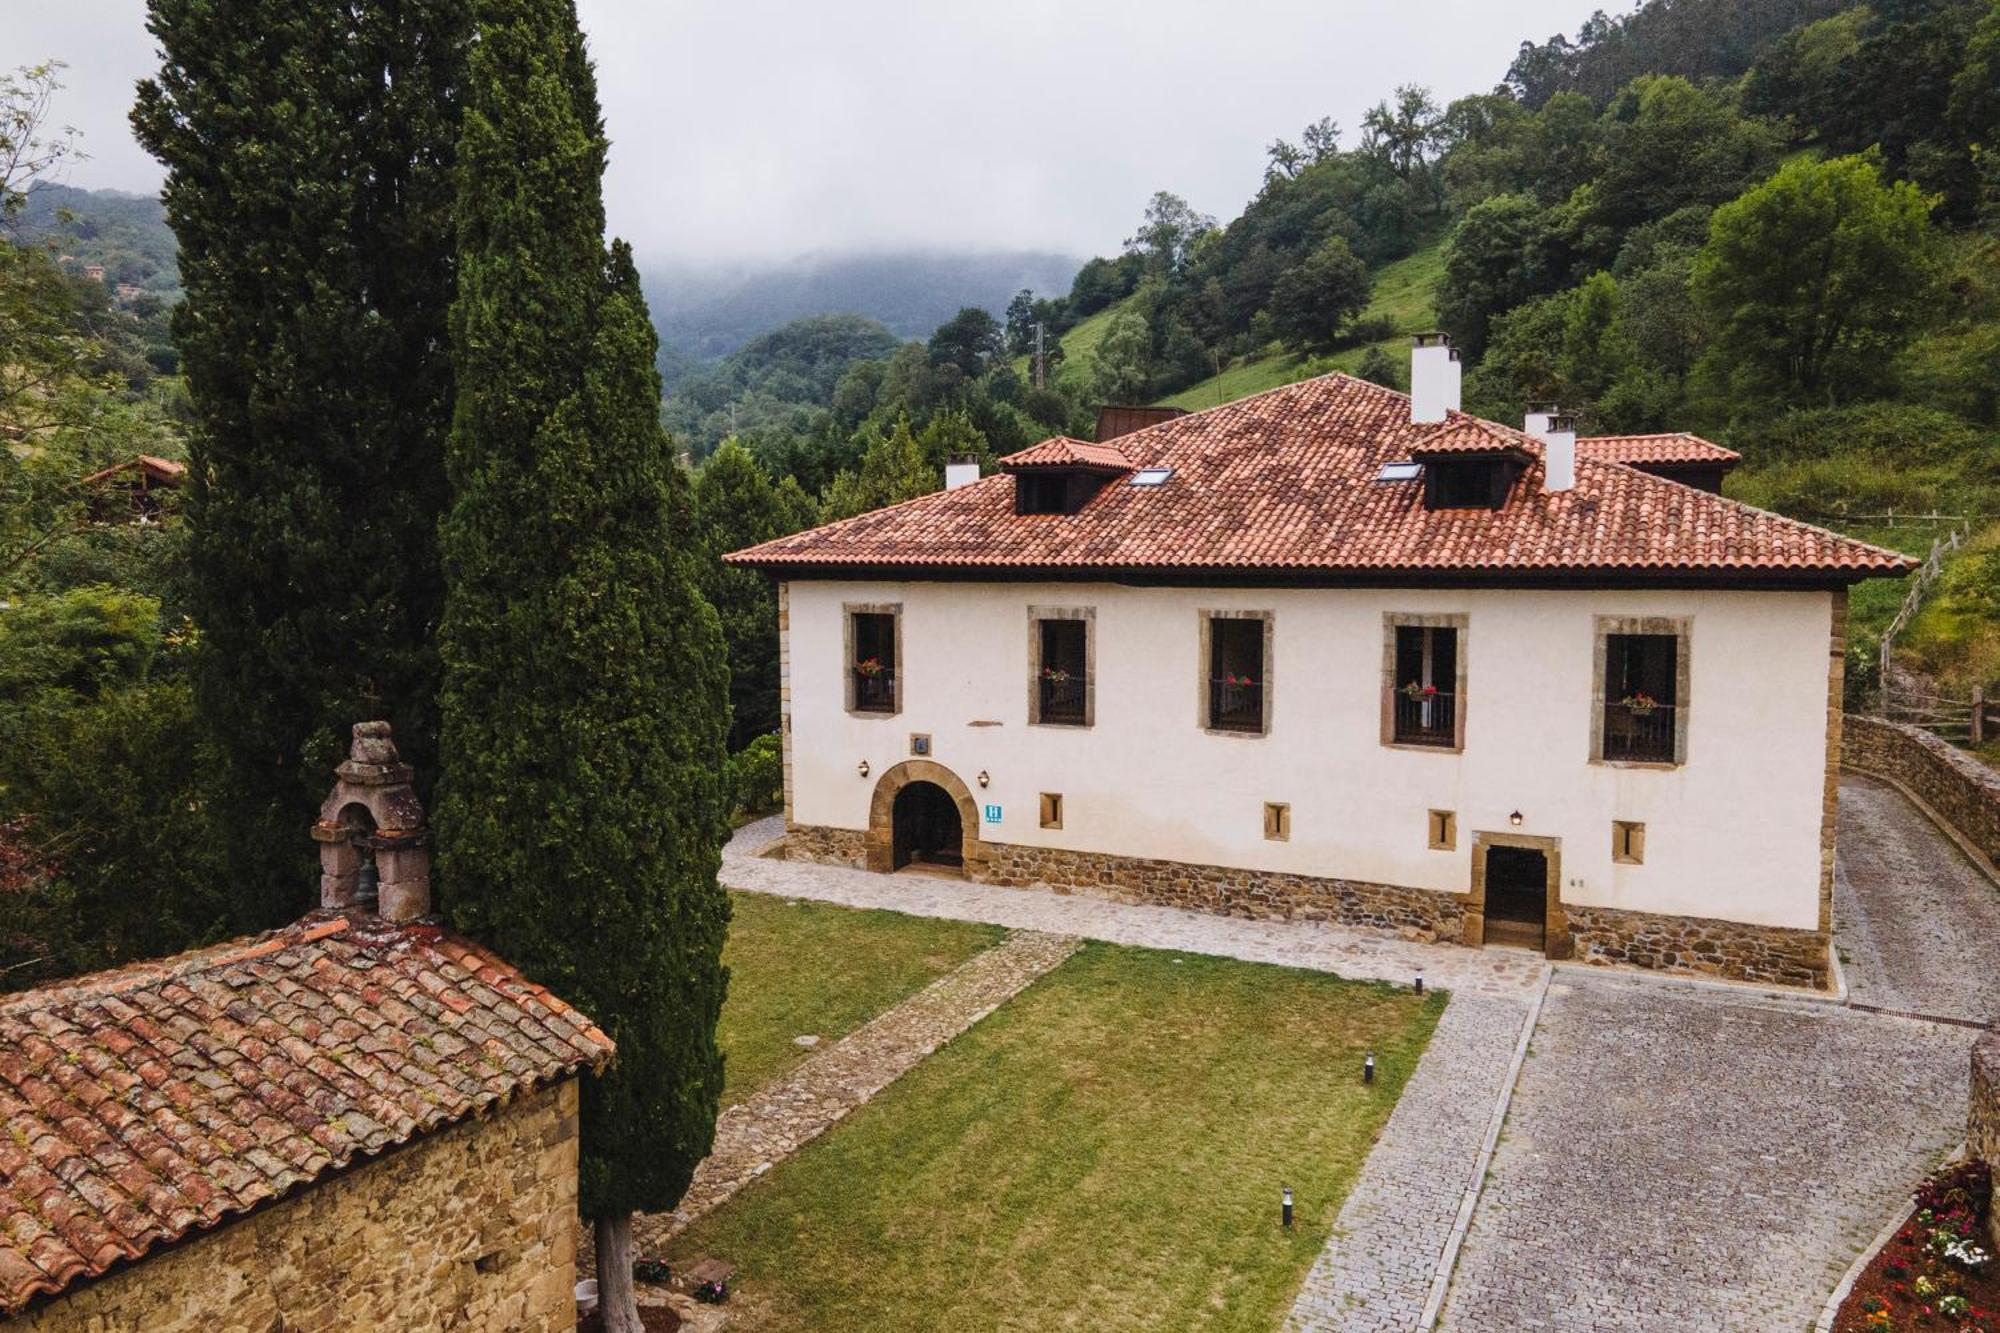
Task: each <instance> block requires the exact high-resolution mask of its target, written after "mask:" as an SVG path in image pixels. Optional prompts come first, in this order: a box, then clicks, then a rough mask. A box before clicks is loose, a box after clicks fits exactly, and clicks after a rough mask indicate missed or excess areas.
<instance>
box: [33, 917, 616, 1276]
mask: <svg viewBox="0 0 2000 1333" xmlns="http://www.w3.org/2000/svg"><path fill="white" fill-rule="evenodd" d="M611 1054H612V1044H611V1040H610V1038H608V1037H606V1036H605V1035H604V1033H603V1032H601V1031H599V1030H598V1028H597V1027H596V1025H595V1024H593V1023H592V1022H591V1021H590V1020H589V1019H588V1018H586V1017H584V1016H583V1015H582V1014H580V1013H578V1012H577V1011H576V1010H574V1009H572V1008H570V1007H569V1006H568V1005H566V1004H564V1003H563V1002H562V1001H561V1000H559V999H557V998H556V997H555V996H553V995H551V994H550V993H549V992H547V991H546V990H543V989H542V988H541V987H539V986H536V985H534V984H533V983H531V982H529V981H527V980H526V979H525V978H523V977H522V976H521V974H520V973H519V972H517V971H516V970H515V969H513V968H512V967H510V966H509V965H507V964H506V963H504V962H502V961H501V960H500V959H499V958H497V957H495V956H494V955H493V954H491V953H489V952H487V951H486V950H485V949H483V948H481V947H480V946H478V945H476V944H473V943H471V942H470V941H467V940H465V939H463V938H461V937H459V936H456V935H453V934H451V933H450V932H448V931H445V930H443V929H440V928H439V927H436V926H427V925H407V926H395V925H390V924H388V923H385V922H382V921H380V920H379V919H377V918H374V917H370V916H357V917H355V918H354V919H352V920H350V919H349V918H347V917H344V916H335V915H328V914H326V913H314V914H313V915H311V916H308V917H307V918H305V919H304V920H302V921H300V922H298V923H296V924H295V925H292V926H289V927H287V928H285V929H283V930H278V931H273V932H271V933H269V934H266V935H263V936H259V937H256V938H254V939H240V940H235V941H232V942H230V943H228V944H223V945H218V946H216V947H214V948H211V949H205V950H201V951H198V952H195V953H191V954H184V955H181V956H180V957H177V958H168V959H162V960H159V961H155V962H147V963H138V964H134V965H132V966H129V967H124V968H119V969H115V970H113V971H109V972H100V973H97V974H95V975H92V976H87V977H81V978H78V979H76V980H74V981H70V982H65V983H62V984H60V985H56V986H49V987H44V988H42V989H39V990H32V991H26V992H23V993H22V994H20V995H16V996H11V997H7V998H5V999H4V1000H0V1121H4V1123H5V1126H6V1133H5V1134H4V1135H0V1316H5V1315H11V1314H13V1313H15V1312H17V1311H19V1310H21V1309H22V1308H23V1307H24V1306H26V1305H28V1304H29V1303H30V1302H32V1301H34V1300H36V1299H38V1298H42V1297H46V1296H49V1295H52V1294H55V1293H59V1292H61V1291H63V1290H65V1289H67V1288H69V1287H70V1286H72V1285H73V1284H75V1283H78V1282H81V1281H84V1280H87V1279H89V1278H92V1277H96V1276H98V1275H101V1274H103V1273H104V1272H105V1271H107V1270H108V1269H110V1268H111V1267H112V1266H113V1265H116V1264H118V1263H120V1262H122V1261H126V1260H133V1259H138V1258H140V1257H141V1256H143V1255H145V1254H147V1253H148V1252H150V1251H152V1250H154V1249H156V1248H158V1247H160V1246H163V1245H166V1244H169V1243H171V1242H173V1241H175V1240H177V1239H179V1238H181V1237H183V1236H185V1235H187V1234H189V1233H191V1232H196V1231H200V1230H203V1229H205V1228H209V1227H214V1226H216V1225H218V1224H219V1223H222V1222H224V1221H226V1220H228V1219H230V1218H231V1217H234V1216H237V1215H240V1214H242V1213H246V1212H249V1211H250V1210H252V1209H254V1208H257V1207H259V1206H260V1205H263V1204H266V1203H269V1202H271V1201H273V1200H275V1199H279V1198H281V1197H283V1196H284V1195H285V1194H287V1193H288V1192H290V1191H292V1190H293V1189H295V1188H297V1187H299V1186H302V1185H305V1184H308V1183H310V1182H312V1181H314V1180H316V1179H318V1178H320V1177H322V1176H324V1175H326V1174H328V1173H329V1172H333V1171H337V1170H339V1169H340V1168H342V1167H344V1166H346V1165H348V1164H349V1163H351V1162H354V1161H356V1160H359V1159H363V1158H367V1157H370V1156H373V1155H374V1154H377V1153H380V1152H382V1151H384V1150H386V1149H389V1148H392V1147H394V1146H396V1145H398V1144H401V1143H406V1142H408V1141H409V1140H411V1139H413V1138H416V1137H417V1136H419V1135H422V1134H426V1133H429V1132H431V1131H434V1130H437V1129H440V1128H442V1127H444V1126H446V1125H449V1124H452V1123H454V1122H456V1121H459V1120H462V1119H465V1118H466V1117H468V1116H470V1115H472V1114H474V1113H475V1112H478V1111H480V1110H483V1109H484V1108H486V1107H488V1106H491V1105H493V1104H495V1103H497V1102H501V1101H503V1100H505V1099H507V1098H509V1097H511V1096H512V1095H514V1094H516V1093H518V1092H521V1091H524V1090H526V1089H529V1088H532V1087H534V1086H536V1085H539V1084H543V1083H548V1082H551V1081H554V1080H559V1079H562V1078H565V1077H567V1076H569V1075H571V1074H574V1073H575V1072H577V1071H578V1070H579V1069H580V1068H583V1067H584V1066H590V1067H593V1068H601V1067H602V1066H603V1065H604V1063H605V1062H606V1061H608V1060H609V1059H610V1058H611Z"/></svg>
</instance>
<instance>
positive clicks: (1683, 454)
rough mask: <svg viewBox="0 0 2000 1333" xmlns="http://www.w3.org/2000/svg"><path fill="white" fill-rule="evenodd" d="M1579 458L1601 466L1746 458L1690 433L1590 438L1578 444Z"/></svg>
mask: <svg viewBox="0 0 2000 1333" xmlns="http://www.w3.org/2000/svg"><path fill="white" fill-rule="evenodd" d="M1576 456H1577V457H1578V458H1591V459H1595V460H1597V461H1598V462H1600V463H1625V464H1628V465H1629V464H1634V463H1697V464H1718V463H1719V464H1730V465H1733V464H1736V463H1740V462H1741V461H1743V455H1742V454H1739V453H1737V452H1736V451H1735V450H1734V449H1725V448H1723V447H1722V446H1721V445H1719V444H1714V443H1711V442H1710V441H1708V440H1704V439H1702V438H1701V436H1699V435H1692V434H1689V433H1688V432H1687V431H1684V430H1683V431H1674V432H1672V433H1671V434H1665V435H1588V436H1584V437H1583V438H1581V439H1579V440H1578V441H1577V442H1576Z"/></svg>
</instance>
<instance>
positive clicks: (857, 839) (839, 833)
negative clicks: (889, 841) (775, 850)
mask: <svg viewBox="0 0 2000 1333" xmlns="http://www.w3.org/2000/svg"><path fill="white" fill-rule="evenodd" d="M785 859H786V860H789V861H820V862H823V863H825V864H827V865H836V866H853V867H854V868H855V869H857V870H865V869H867V868H868V835H867V834H866V833H865V832H863V831H862V830H860V829H858V828H828V827H827V826H826V825H824V824H791V825H787V826H786V829H785Z"/></svg>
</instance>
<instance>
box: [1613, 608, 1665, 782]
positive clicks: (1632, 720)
mask: <svg viewBox="0 0 2000 1333" xmlns="http://www.w3.org/2000/svg"><path fill="white" fill-rule="evenodd" d="M1679 653H1680V639H1679V638H1678V637H1676V636H1675V635H1672V634H1609V635H1606V636H1605V640H1604V757H1605V758H1606V759H1629V760H1638V761H1641V762H1649V763H1671V762H1673V760H1674V754H1675V745H1674V739H1675V728H1676V727H1677V726H1678V725H1679V721H1678V712H1679V709H1678V704H1679V699H1678V698H1677V693H1678V690H1679V675H1680V673H1679V665H1680V664H1679Z"/></svg>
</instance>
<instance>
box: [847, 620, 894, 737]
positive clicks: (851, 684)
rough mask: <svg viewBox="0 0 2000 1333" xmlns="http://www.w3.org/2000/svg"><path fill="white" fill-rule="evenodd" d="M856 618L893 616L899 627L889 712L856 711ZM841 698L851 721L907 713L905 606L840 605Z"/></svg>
mask: <svg viewBox="0 0 2000 1333" xmlns="http://www.w3.org/2000/svg"><path fill="white" fill-rule="evenodd" d="M856 616H889V617H891V618H893V620H894V622H895V626H896V666H895V672H896V676H895V680H894V681H893V682H892V684H891V688H890V694H889V698H890V702H891V703H892V704H893V707H891V708H890V709H889V711H887V712H883V711H882V710H881V709H879V708H856V707H855V706H854V693H855V680H854V618H855V617H856ZM840 639H841V661H840V681H841V686H840V689H841V698H842V700H843V701H844V703H845V706H846V709H847V715H848V716H849V717H865V718H882V717H900V716H902V713H903V673H904V670H905V667H904V658H903V604H902V603H901V602H842V603H841V604H840Z"/></svg>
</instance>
